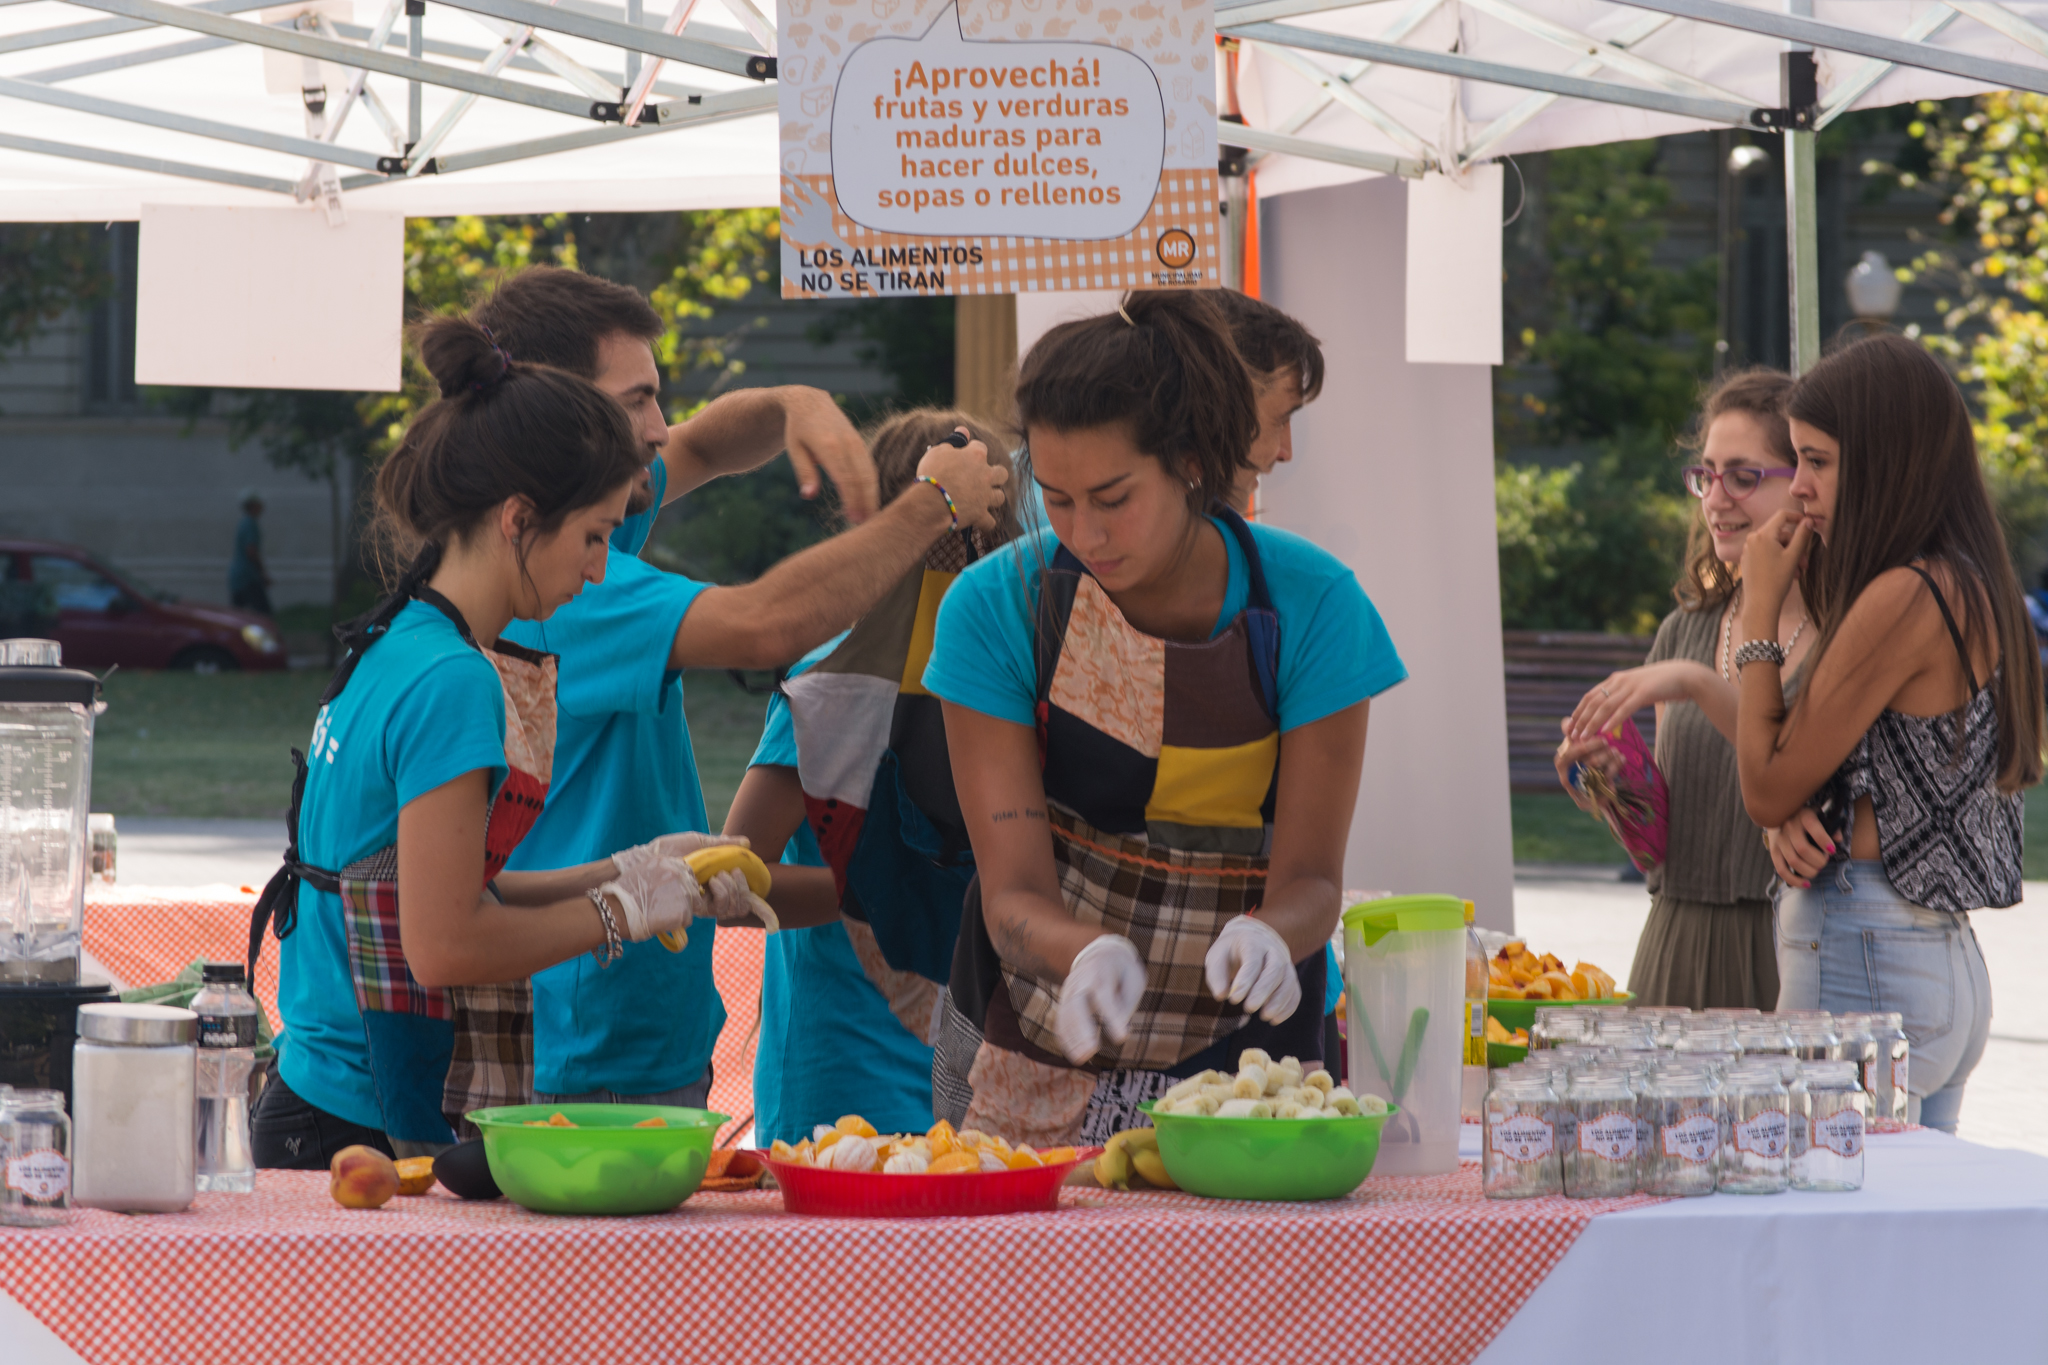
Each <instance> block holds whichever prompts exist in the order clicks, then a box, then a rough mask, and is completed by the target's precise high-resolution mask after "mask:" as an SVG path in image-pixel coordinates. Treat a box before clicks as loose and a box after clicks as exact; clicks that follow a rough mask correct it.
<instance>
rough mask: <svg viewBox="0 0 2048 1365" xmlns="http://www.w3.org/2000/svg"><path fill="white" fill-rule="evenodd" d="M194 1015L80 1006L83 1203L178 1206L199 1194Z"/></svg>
mask: <svg viewBox="0 0 2048 1365" xmlns="http://www.w3.org/2000/svg"><path fill="white" fill-rule="evenodd" d="M198 1036H199V1016H198V1015H196V1014H194V1013H193V1012H192V1011H191V1010H187V1009H177V1008H174V1007H172V1006H169V1005H136V1004H125V1003H123V1004H104V1005H81V1006H80V1007H79V1010H78V1042H77V1044H76V1045H75V1046H74V1047H73V1048H72V1050H71V1088H72V1093H73V1096H74V1110H75V1113H76V1117H77V1141H76V1144H75V1147H76V1170H75V1171H74V1173H73V1181H72V1196H73V1198H74V1199H75V1200H76V1202H77V1203H78V1204H80V1205H81V1206H83V1207H85V1208H97V1209H111V1210H113V1211H115V1212H117V1213H175V1212H176V1211H178V1210H179V1209H182V1208H186V1207H188V1206H190V1204H191V1203H192V1199H193V1196H194V1194H195V1193H196V1192H197V1185H196V1183H195V1181H196V1176H197V1171H196V1167H195V1164H194V1147H195V1142H194V1139H195V1135H196V1132H197V1110H196V1108H195V1104H194V1085H195V1077H196V1068H197V1046H196V1044H197V1039H198Z"/></svg>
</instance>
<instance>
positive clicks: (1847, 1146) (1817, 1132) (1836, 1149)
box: [1812, 1109, 1863, 1157]
mask: <svg viewBox="0 0 2048 1365" xmlns="http://www.w3.org/2000/svg"><path fill="white" fill-rule="evenodd" d="M1812 1134H1813V1145H1814V1146H1815V1147H1825V1148H1827V1149H1828V1150H1829V1151H1831V1152H1833V1153H1834V1154H1835V1155H1836V1156H1845V1157H1848V1156H1857V1155H1860V1154H1861V1153H1862V1151H1863V1115H1861V1114H1859V1113H1857V1112H1856V1111H1855V1110H1854V1109H1837V1110H1836V1111H1835V1112H1834V1113H1832V1114H1829V1115H1828V1116H1827V1117H1826V1118H1823V1119H1815V1120H1813V1128H1812Z"/></svg>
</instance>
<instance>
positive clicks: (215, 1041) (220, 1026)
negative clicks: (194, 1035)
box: [199, 1014, 256, 1048]
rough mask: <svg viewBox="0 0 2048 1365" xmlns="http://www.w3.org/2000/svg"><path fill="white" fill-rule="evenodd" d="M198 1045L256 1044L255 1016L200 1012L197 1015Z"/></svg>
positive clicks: (250, 1046) (239, 1045) (245, 1045)
mask: <svg viewBox="0 0 2048 1365" xmlns="http://www.w3.org/2000/svg"><path fill="white" fill-rule="evenodd" d="M199 1046H201V1047H249V1048H253V1047H255V1046H256V1016H255V1015H253V1014H202V1015H200V1016H199Z"/></svg>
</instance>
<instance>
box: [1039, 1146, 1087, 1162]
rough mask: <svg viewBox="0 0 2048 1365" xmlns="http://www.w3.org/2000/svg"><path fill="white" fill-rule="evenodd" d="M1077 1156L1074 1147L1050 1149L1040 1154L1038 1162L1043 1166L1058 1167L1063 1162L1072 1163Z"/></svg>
mask: <svg viewBox="0 0 2048 1365" xmlns="http://www.w3.org/2000/svg"><path fill="white" fill-rule="evenodd" d="M1076 1155H1078V1153H1076V1152H1075V1151H1074V1149H1073V1148H1072V1147H1048V1148H1046V1149H1045V1150H1044V1151H1042V1152H1040V1153H1039V1154H1038V1160H1039V1163H1040V1164H1041V1165H1045V1166H1057V1165H1059V1164H1060V1163H1061V1162H1064V1161H1072V1160H1073V1159H1074V1158H1075V1156H1076Z"/></svg>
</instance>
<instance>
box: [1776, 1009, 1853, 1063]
mask: <svg viewBox="0 0 2048 1365" xmlns="http://www.w3.org/2000/svg"><path fill="white" fill-rule="evenodd" d="M1786 1031H1787V1032H1788V1033H1789V1034H1790V1036H1791V1038H1792V1055H1793V1056H1794V1057H1797V1058H1798V1059H1799V1060H1800V1061H1802V1062H1839V1061H1841V1060H1842V1035H1841V1034H1839V1033H1837V1032H1836V1031H1835V1020H1834V1016H1832V1015H1830V1014H1827V1013H1824V1012H1815V1013H1811V1014H1809V1013H1804V1012H1802V1013H1800V1014H1798V1015H1795V1016H1793V1018H1792V1019H1791V1020H1790V1021H1789V1022H1788V1023H1787V1025H1786Z"/></svg>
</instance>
